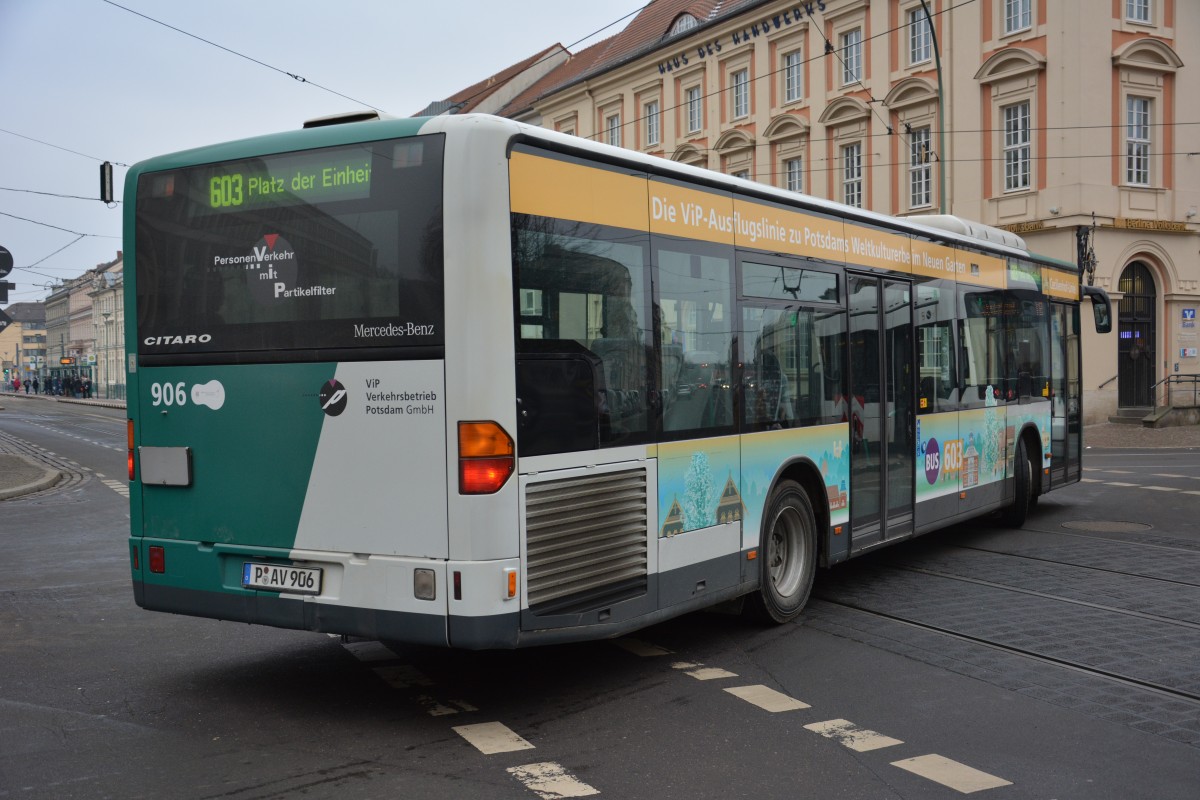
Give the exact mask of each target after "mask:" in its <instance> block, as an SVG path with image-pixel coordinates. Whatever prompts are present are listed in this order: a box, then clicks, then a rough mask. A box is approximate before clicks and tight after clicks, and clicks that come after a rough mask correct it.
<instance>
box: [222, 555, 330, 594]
mask: <svg viewBox="0 0 1200 800" xmlns="http://www.w3.org/2000/svg"><path fill="white" fill-rule="evenodd" d="M242 586H244V587H246V588H247V589H267V590H269V591H272V592H289V593H293V594H320V593H321V570H320V569H318V568H315V567H285V566H281V565H279V564H253V563H250V562H249V561H247V562H246V563H244V564H242Z"/></svg>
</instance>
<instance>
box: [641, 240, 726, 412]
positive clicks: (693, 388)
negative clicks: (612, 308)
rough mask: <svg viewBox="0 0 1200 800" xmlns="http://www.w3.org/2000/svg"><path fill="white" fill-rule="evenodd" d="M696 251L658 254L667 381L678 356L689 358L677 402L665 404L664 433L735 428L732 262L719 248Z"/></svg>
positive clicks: (660, 326) (658, 308)
mask: <svg viewBox="0 0 1200 800" xmlns="http://www.w3.org/2000/svg"><path fill="white" fill-rule="evenodd" d="M672 246H675V245H674V243H672ZM696 250H698V251H699V252H679V251H672V250H666V249H660V250H658V252H657V260H658V268H659V272H658V275H659V278H660V281H659V285H658V287H657V288H658V292H659V296H658V305H657V306H656V311H657V312H658V319H657V322H658V329H659V336H660V340H659V341H660V342H661V346H662V353H663V363H662V364H661V365H660V367H661V374H663V375H664V379H665V375H666V374H667V373H669V372H670V371H672V370H673V369H674V363H675V361H676V355H677V354H679V353H682V356H683V361H682V369H681V373H680V374H681V375H682V378H681V380H680V382H679V383H678V384H677V385H676V391H675V393H674V395H675V396H674V400H673V401H672V402H670V403H665V404H664V406H663V429H664V431H666V432H668V433H672V432H675V431H692V430H706V429H713V428H729V427H730V426H732V425H733V394H734V386H733V380H734V376H733V360H732V356H733V303H732V295H731V289H732V285H731V284H732V276H731V268H730V263H731V260H730V259H729V258H724V257H722V255H719V253H721V252H722V250H721V249H720V248H717V247H715V246H711V247H710V246H697V247H696ZM667 388H669V387H667V386H665V385H664V389H667ZM675 401H678V402H675Z"/></svg>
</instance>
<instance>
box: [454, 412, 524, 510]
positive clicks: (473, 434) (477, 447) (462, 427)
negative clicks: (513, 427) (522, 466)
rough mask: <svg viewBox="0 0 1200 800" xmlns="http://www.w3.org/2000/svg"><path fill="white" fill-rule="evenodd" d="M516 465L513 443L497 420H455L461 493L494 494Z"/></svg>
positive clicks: (459, 488)
mask: <svg viewBox="0 0 1200 800" xmlns="http://www.w3.org/2000/svg"><path fill="white" fill-rule="evenodd" d="M516 468H517V457H516V446H515V445H514V444H513V440H512V437H511V436H509V435H508V433H507V432H506V431H505V430H504V428H502V427H500V425H499V423H496V422H490V421H488V422H460V423H458V491H459V493H460V494H495V493H496V492H498V491H500V489H501V487H503V486H504V484H505V483H507V482H508V479H509V477H511V476H512V474H513V472H514V471H515V470H516Z"/></svg>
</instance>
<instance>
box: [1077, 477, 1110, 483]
mask: <svg viewBox="0 0 1200 800" xmlns="http://www.w3.org/2000/svg"><path fill="white" fill-rule="evenodd" d="M1079 480H1080V481H1082V482H1083V483H1104V481H1103V480H1102V479H1101V478H1080V479H1079Z"/></svg>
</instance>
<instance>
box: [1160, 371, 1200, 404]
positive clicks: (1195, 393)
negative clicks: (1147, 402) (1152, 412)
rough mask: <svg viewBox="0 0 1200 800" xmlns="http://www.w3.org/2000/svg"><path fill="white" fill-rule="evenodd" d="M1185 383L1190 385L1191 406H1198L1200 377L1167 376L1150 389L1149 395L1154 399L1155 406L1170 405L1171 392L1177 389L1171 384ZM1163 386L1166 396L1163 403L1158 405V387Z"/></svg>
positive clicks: (1199, 401) (1199, 400)
mask: <svg viewBox="0 0 1200 800" xmlns="http://www.w3.org/2000/svg"><path fill="white" fill-rule="evenodd" d="M1185 383H1190V384H1191V385H1192V406H1193V407H1195V406H1200V375H1168V376H1167V377H1165V378H1163V379H1162V380H1161V381H1159V382H1158V383H1156V384H1154V386H1152V387H1151V395H1152V396H1153V397H1154V398H1155V405H1156V406H1169V405H1171V399H1172V394H1173V390H1175V389H1178V388H1179V387H1177V386H1172V384H1185ZM1164 384H1165V386H1166V395H1165V397H1164V402H1162V403H1159V402H1158V387H1159V386H1163V385H1164Z"/></svg>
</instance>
